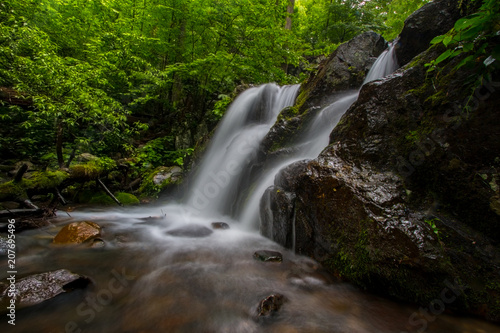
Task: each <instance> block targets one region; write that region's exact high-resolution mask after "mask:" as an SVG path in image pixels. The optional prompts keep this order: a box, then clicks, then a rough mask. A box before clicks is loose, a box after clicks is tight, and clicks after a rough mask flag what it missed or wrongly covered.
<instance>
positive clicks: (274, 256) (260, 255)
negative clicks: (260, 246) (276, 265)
mask: <svg viewBox="0 0 500 333" xmlns="http://www.w3.org/2000/svg"><path fill="white" fill-rule="evenodd" d="M253 257H254V259H256V260H260V261H264V262H282V261H283V255H282V254H281V253H279V252H276V251H269V250H260V251H256V252H255V253H254V254H253Z"/></svg>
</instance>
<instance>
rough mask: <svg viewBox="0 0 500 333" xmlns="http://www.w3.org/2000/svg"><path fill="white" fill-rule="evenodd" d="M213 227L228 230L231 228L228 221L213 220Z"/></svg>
mask: <svg viewBox="0 0 500 333" xmlns="http://www.w3.org/2000/svg"><path fill="white" fill-rule="evenodd" d="M212 228H214V229H223V230H226V229H229V224H227V223H226V222H212Z"/></svg>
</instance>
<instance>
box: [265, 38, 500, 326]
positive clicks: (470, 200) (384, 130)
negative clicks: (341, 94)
mask: <svg viewBox="0 0 500 333" xmlns="http://www.w3.org/2000/svg"><path fill="white" fill-rule="evenodd" d="M441 52H442V50H438V49H436V48H434V49H431V50H429V51H427V52H425V53H423V54H422V55H421V58H420V60H419V61H418V63H416V64H414V67H411V68H410V67H407V68H403V69H401V70H399V71H398V72H396V73H395V74H393V75H392V76H389V77H388V78H386V79H384V80H380V81H375V82H372V83H369V84H367V85H365V86H364V87H363V89H362V90H361V92H360V96H359V99H358V101H357V102H356V103H355V104H354V105H353V106H352V107H351V108H350V109H349V110H348V111H347V112H346V114H345V115H344V117H343V118H342V120H341V121H340V123H339V124H338V126H337V127H336V128H335V129H334V130H333V132H332V133H331V136H330V146H329V147H328V148H327V149H325V150H324V151H323V153H322V154H321V155H320V156H319V157H318V158H317V159H315V160H312V161H300V162H297V163H295V164H293V165H290V166H288V167H287V168H285V169H284V170H282V171H281V173H280V174H279V175H278V176H277V177H276V180H275V186H274V187H271V188H270V189H268V191H267V193H266V195H265V196H264V197H263V200H262V202H261V215H262V218H261V220H262V221H263V225H262V229H263V230H264V231H265V233H266V234H267V235H271V237H273V238H274V239H276V240H277V241H278V242H279V243H281V244H283V245H285V246H288V247H290V243H292V242H294V243H295V248H296V251H297V252H299V253H301V254H305V255H308V256H311V257H314V258H315V259H316V260H318V261H320V262H321V263H322V264H323V265H325V267H326V268H327V269H328V270H330V271H331V272H333V273H336V274H338V275H340V276H341V277H343V278H345V279H347V280H350V281H352V282H353V283H355V284H357V285H358V286H362V287H364V288H367V289H370V290H372V291H375V292H379V293H382V294H386V295H391V296H393V297H396V298H399V299H402V300H405V301H411V302H417V303H420V304H422V305H428V304H429V302H432V301H433V300H435V299H439V297H440V295H441V292H442V291H443V290H444V288H448V290H449V289H450V286H451V285H452V286H454V290H458V291H457V293H456V295H457V297H456V299H454V301H453V302H451V303H450V304H446V309H447V310H448V309H454V310H457V311H466V312H469V313H474V314H477V315H480V316H483V317H485V318H488V319H492V320H496V321H499V320H500V307H499V306H498V304H500V276H499V275H498V271H499V268H500V251H499V248H498V241H499V240H500V228H498V226H499V225H500V215H499V213H498V209H496V207H497V201H498V197H499V187H498V179H500V178H499V176H498V171H497V170H498V169H499V167H500V157H499V156H498V152H499V151H500V123H499V122H498V121H495V117H496V116H497V114H496V113H495V111H494V110H496V106H497V105H498V103H500V86H499V85H497V84H495V83H486V86H484V87H482V89H480V90H478V92H477V93H476V95H473V96H472V97H473V100H472V102H471V105H472V108H471V109H470V110H469V112H468V113H467V112H464V111H463V110H462V106H463V105H465V103H464V102H466V101H467V98H468V94H466V93H465V92H464V91H463V82H465V80H466V78H467V77H468V75H470V73H468V72H465V71H462V72H457V73H455V72H453V71H450V70H449V69H443V70H442V73H440V76H439V78H438V79H434V80H432V79H431V78H429V77H428V75H427V73H426V70H427V68H426V67H424V64H425V63H427V62H429V61H430V60H431V59H435V58H436V57H437V56H438V55H439V54H440V53H441ZM452 67H453V64H450V68H452ZM496 81H500V79H497V80H496ZM469 94H470V93H469ZM478 149H480V153H478ZM293 235H295V238H294V237H293Z"/></svg>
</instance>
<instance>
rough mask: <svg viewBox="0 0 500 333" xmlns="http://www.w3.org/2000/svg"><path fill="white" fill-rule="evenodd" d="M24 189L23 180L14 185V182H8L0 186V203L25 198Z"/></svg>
mask: <svg viewBox="0 0 500 333" xmlns="http://www.w3.org/2000/svg"><path fill="white" fill-rule="evenodd" d="M27 197H28V195H27V194H26V187H25V185H24V180H22V181H20V182H18V183H15V182H14V181H9V182H6V183H3V184H0V201H8V200H14V201H16V200H21V199H25V198H27Z"/></svg>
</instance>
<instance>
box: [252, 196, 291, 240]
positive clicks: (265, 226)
mask: <svg viewBox="0 0 500 333" xmlns="http://www.w3.org/2000/svg"><path fill="white" fill-rule="evenodd" d="M293 199H294V198H293V193H290V192H287V191H284V190H283V189H282V188H281V187H279V186H271V187H269V188H268V189H267V190H266V191H265V192H264V195H263V196H262V199H261V207H260V215H261V224H260V233H261V234H262V235H263V236H265V237H268V238H270V239H272V240H274V241H275V242H276V243H278V244H280V245H282V246H284V247H287V248H292V246H293V239H292V238H293V230H292V227H293V225H292V224H290V223H275V222H274V221H293V214H294V206H293V204H292V202H293Z"/></svg>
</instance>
